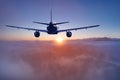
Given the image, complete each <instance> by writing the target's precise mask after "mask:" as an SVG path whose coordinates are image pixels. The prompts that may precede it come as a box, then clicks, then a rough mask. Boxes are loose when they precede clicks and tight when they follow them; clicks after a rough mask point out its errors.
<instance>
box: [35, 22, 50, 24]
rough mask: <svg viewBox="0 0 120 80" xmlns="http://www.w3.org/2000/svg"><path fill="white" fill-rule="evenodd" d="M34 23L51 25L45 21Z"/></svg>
mask: <svg viewBox="0 0 120 80" xmlns="http://www.w3.org/2000/svg"><path fill="white" fill-rule="evenodd" d="M33 23H37V24H43V25H49V23H43V22H33Z"/></svg>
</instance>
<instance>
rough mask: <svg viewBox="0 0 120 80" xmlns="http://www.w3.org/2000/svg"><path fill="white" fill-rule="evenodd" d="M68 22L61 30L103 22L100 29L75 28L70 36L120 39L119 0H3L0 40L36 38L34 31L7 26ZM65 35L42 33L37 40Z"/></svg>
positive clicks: (0, 4) (61, 26)
mask: <svg viewBox="0 0 120 80" xmlns="http://www.w3.org/2000/svg"><path fill="white" fill-rule="evenodd" d="M51 8H53V21H54V22H63V21H69V22H70V23H68V24H63V25H59V26H58V28H59V29H66V28H75V27H84V26H89V25H96V24H98V25H100V27H97V28H91V29H87V30H78V31H72V33H73V36H72V37H71V38H70V39H83V38H90V37H113V38H120V0H0V40H36V38H35V37H34V35H33V34H34V31H27V30H20V29H13V28H8V27H6V26H5V25H7V24H8V25H14V26H23V27H30V28H36V29H46V27H47V26H44V25H40V24H35V23H33V21H39V22H48V23H49V21H50V9H51ZM57 37H62V38H64V39H68V38H67V37H66V33H65V32H64V33H60V34H58V35H48V34H47V33H42V32H41V33H40V37H39V38H38V39H37V40H53V39H55V38H57Z"/></svg>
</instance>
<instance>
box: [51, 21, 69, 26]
mask: <svg viewBox="0 0 120 80" xmlns="http://www.w3.org/2000/svg"><path fill="white" fill-rule="evenodd" d="M66 23H69V22H60V23H54V24H53V25H60V24H66Z"/></svg>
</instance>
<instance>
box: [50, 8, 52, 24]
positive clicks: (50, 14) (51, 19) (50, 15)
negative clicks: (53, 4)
mask: <svg viewBox="0 0 120 80" xmlns="http://www.w3.org/2000/svg"><path fill="white" fill-rule="evenodd" d="M50 20H51V22H52V8H51V12H50Z"/></svg>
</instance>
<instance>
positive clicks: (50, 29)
mask: <svg viewBox="0 0 120 80" xmlns="http://www.w3.org/2000/svg"><path fill="white" fill-rule="evenodd" d="M50 18H51V21H50V23H43V22H33V23H37V24H42V25H47V29H46V30H41V29H35V28H26V27H19V26H11V25H6V26H7V27H11V28H18V29H25V30H32V31H35V32H34V36H35V37H36V38H38V37H39V36H40V32H45V33H48V34H52V35H53V34H58V33H60V32H66V36H67V37H71V36H72V32H71V31H73V30H80V29H87V28H94V27H99V26H100V25H92V26H86V27H78V28H70V29H64V30H58V27H57V25H60V24H65V23H69V22H60V23H53V21H52V9H51V12H50Z"/></svg>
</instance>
